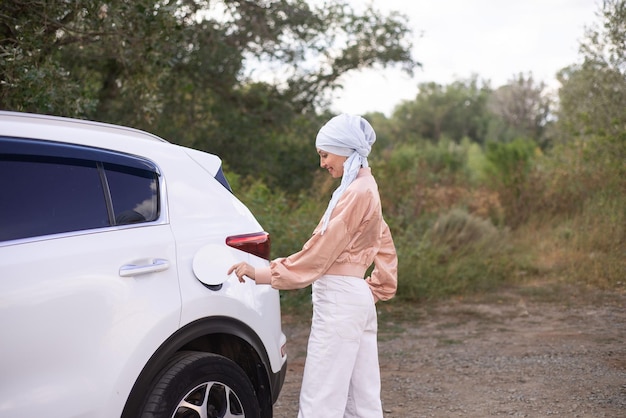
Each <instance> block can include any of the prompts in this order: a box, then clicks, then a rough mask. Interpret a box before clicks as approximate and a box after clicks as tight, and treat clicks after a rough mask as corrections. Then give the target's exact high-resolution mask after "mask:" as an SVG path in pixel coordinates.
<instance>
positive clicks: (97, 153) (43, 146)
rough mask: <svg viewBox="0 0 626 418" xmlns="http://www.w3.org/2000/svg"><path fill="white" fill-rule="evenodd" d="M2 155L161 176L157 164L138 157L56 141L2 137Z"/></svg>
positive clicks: (0, 141) (0, 142)
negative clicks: (118, 167) (96, 163)
mask: <svg viewBox="0 0 626 418" xmlns="http://www.w3.org/2000/svg"><path fill="white" fill-rule="evenodd" d="M0 154H5V155H4V157H6V156H8V155H11V154H16V155H32V156H41V155H45V156H46V157H58V158H65V159H75V160H91V161H100V162H102V163H110V164H116V165H122V166H128V167H132V168H137V169H141V170H147V171H152V172H155V173H156V174H157V175H159V176H160V175H161V173H160V171H159V168H158V167H157V166H156V164H154V163H153V162H152V161H150V160H147V159H145V158H142V157H139V156H136V155H132V154H126V153H122V152H119V151H111V150H107V149H104V148H96V147H87V146H83V145H76V144H67V143H61V142H55V141H42V140H36V139H27V138H13V137H4V136H3V137H0Z"/></svg>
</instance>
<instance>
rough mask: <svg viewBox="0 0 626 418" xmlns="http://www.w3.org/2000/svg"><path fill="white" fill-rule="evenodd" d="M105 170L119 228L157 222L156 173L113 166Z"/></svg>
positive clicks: (105, 166) (108, 165)
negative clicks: (132, 224) (139, 223)
mask: <svg viewBox="0 0 626 418" xmlns="http://www.w3.org/2000/svg"><path fill="white" fill-rule="evenodd" d="M104 168H105V172H106V177H107V183H108V185H109V190H110V191H111V201H112V203H113V212H114V214H115V222H116V223H117V224H118V225H124V224H131V223H137V222H147V221H153V220H155V219H157V218H158V216H159V207H158V201H159V200H158V184H159V183H158V181H157V175H156V174H155V173H154V172H152V171H148V170H142V169H137V168H131V167H125V166H120V165H114V164H104Z"/></svg>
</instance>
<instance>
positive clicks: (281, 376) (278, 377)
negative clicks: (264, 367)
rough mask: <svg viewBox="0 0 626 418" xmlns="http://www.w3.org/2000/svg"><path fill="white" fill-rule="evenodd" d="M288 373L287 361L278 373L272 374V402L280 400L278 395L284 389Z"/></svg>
mask: <svg viewBox="0 0 626 418" xmlns="http://www.w3.org/2000/svg"><path fill="white" fill-rule="evenodd" d="M286 374H287V361H285V363H284V364H283V367H282V368H281V369H280V371H278V372H277V373H272V374H271V375H270V385H271V387H272V404H274V403H276V401H277V400H278V395H280V391H281V390H282V389H283V383H285V375H286Z"/></svg>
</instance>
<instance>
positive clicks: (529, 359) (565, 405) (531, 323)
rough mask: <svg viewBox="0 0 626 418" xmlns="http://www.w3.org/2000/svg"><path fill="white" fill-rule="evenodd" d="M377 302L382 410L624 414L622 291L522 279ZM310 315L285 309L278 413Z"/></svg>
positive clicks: (283, 416)
mask: <svg viewBox="0 0 626 418" xmlns="http://www.w3.org/2000/svg"><path fill="white" fill-rule="evenodd" d="M555 292H556V293H555ZM529 295H530V296H529ZM378 309H379V351H380V366H381V376H382V387H383V393H382V400H383V409H384V412H385V417H386V418H392V417H393V418H420V417H442V418H443V417H445V418H449V417H478V418H480V417H493V416H507V417H533V418H541V417H568V418H569V417H584V418H599V417H611V418H618V417H621V418H624V417H626V293H624V292H612V293H611V294H601V293H596V292H580V291H576V292H571V291H565V292H564V291H563V290H562V289H560V290H554V289H540V290H539V291H529V289H528V288H527V289H525V290H523V291H510V292H507V293H501V294H498V295H490V296H486V297H482V298H480V299H475V300H454V301H447V302H443V303H438V304H434V305H428V306H410V305H405V306H400V305H399V304H389V303H388V304H384V303H383V304H380V305H379V306H378ZM309 317H310V313H305V314H296V315H284V318H283V328H284V331H285V334H286V335H287V338H288V354H289V368H288V373H287V378H286V382H285V386H284V389H283V392H282V393H281V395H280V397H279V399H278V402H277V403H276V405H275V415H274V416H275V417H277V418H295V417H296V416H297V409H298V393H299V390H300V383H301V379H302V370H303V366H304V359H305V355H306V340H307V338H308V332H309V324H310V318H309ZM320 412H321V414H320V418H323V416H324V415H323V410H322V409H321V410H320Z"/></svg>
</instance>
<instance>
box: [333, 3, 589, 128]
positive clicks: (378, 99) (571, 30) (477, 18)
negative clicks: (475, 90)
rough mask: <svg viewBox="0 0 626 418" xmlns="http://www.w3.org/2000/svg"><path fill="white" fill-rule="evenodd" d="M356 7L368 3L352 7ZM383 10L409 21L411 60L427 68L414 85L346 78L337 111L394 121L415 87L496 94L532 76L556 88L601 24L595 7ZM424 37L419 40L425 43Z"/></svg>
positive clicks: (392, 73) (380, 75) (393, 79)
mask: <svg viewBox="0 0 626 418" xmlns="http://www.w3.org/2000/svg"><path fill="white" fill-rule="evenodd" d="M351 1H352V2H353V3H354V4H355V5H359V6H361V5H363V4H367V1H364V0H351ZM373 3H374V7H375V8H376V9H380V10H383V11H384V10H397V11H400V12H402V13H404V14H406V15H408V16H409V18H410V25H411V27H412V28H413V29H414V32H415V35H416V39H415V40H414V56H415V58H416V59H417V60H418V61H419V62H421V63H422V65H423V67H422V68H421V69H419V68H418V69H417V70H416V72H415V75H414V76H413V77H412V78H410V77H409V76H408V75H406V74H404V73H403V72H401V71H400V70H399V69H398V70H395V69H391V70H385V71H374V70H368V71H363V72H359V73H353V74H349V75H347V76H346V78H345V82H344V89H343V90H338V92H337V93H336V95H335V96H336V99H335V100H334V101H333V106H332V109H333V110H334V111H336V112H347V113H354V114H363V113H367V112H374V111H379V112H383V113H385V114H386V115H387V116H390V114H391V112H392V110H393V108H394V107H395V106H396V105H398V104H399V103H401V102H402V101H403V100H413V99H414V98H415V96H416V95H417V85H418V84H419V83H423V82H429V81H435V82H437V83H441V84H444V85H445V84H449V83H451V82H453V81H457V80H466V79H469V78H470V77H471V76H472V74H477V75H478V77H479V78H480V79H483V80H490V81H491V86H492V87H499V86H501V85H504V84H506V82H507V81H508V80H510V79H511V78H513V77H514V76H515V75H516V74H519V73H520V72H521V73H524V74H528V73H532V75H533V77H534V79H535V80H537V81H544V82H545V83H547V84H548V85H550V86H554V87H556V86H557V85H558V84H557V83H556V81H555V74H556V72H557V71H558V70H560V69H561V68H563V67H565V66H567V65H570V64H573V63H576V62H579V61H580V56H579V53H578V46H579V41H580V40H581V39H582V37H583V35H584V29H585V27H588V26H590V25H591V24H593V23H594V22H597V17H596V12H597V11H598V10H599V6H598V0H524V1H513V0H408V1H407V0H373ZM420 35H421V37H420Z"/></svg>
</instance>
